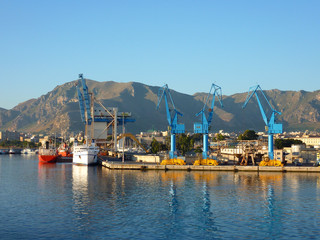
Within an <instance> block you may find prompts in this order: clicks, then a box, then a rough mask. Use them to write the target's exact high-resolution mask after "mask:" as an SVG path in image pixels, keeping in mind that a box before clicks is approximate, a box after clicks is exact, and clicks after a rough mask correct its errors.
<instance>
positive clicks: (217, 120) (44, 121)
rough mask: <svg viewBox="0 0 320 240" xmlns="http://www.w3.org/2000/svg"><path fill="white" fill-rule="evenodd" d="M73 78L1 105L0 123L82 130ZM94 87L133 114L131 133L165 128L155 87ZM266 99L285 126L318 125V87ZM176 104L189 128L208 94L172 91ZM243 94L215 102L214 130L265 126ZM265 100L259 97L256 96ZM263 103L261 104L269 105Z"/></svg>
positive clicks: (40, 129)
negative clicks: (11, 105)
mask: <svg viewBox="0 0 320 240" xmlns="http://www.w3.org/2000/svg"><path fill="white" fill-rule="evenodd" d="M75 84H76V81H73V82H68V83H65V84H63V85H61V86H57V87H56V88H55V89H53V90H52V91H51V92H49V93H47V94H45V95H42V96H41V97H39V98H38V99H30V100H28V101H26V102H23V103H21V104H19V105H17V106H16V107H14V108H13V109H11V110H6V109H2V108H0V128H1V129H8V130H11V131H12V130H18V131H23V132H47V133H50V132H60V133H64V132H78V131H80V130H83V129H84V126H83V124H82V122H81V119H80V113H79V103H78V99H77V92H76V87H75ZM87 85H88V87H89V90H90V91H92V92H93V93H94V95H95V97H96V98H97V99H99V100H100V101H101V102H102V103H103V104H104V105H105V106H107V107H118V108H119V111H128V112H131V113H132V116H133V117H134V118H135V119H136V122H135V123H130V124H128V126H127V130H128V131H131V132H133V133H137V132H140V131H147V130H149V129H160V130H165V129H167V122H166V112H165V105H164V102H163V103H162V104H161V107H160V110H159V111H157V110H156V104H157V93H158V89H159V87H154V86H148V85H144V84H141V83H136V82H130V83H117V82H111V81H110V82H96V81H92V80H87ZM265 93H266V95H267V96H268V98H269V99H270V103H271V105H272V106H273V107H275V108H276V109H277V110H278V111H281V112H282V115H280V116H278V120H279V122H282V123H283V124H284V130H285V131H288V130H305V129H309V130H320V123H319V122H320V121H319V120H320V115H319V112H320V90H317V91H314V92H305V91H299V92H294V91H279V90H269V91H265ZM171 94H172V97H173V99H174V101H175V105H176V107H177V109H178V110H179V111H180V112H182V113H183V114H184V115H183V117H180V122H181V123H185V125H186V130H187V131H192V130H193V123H194V122H195V121H200V119H197V118H196V117H195V114H196V113H197V112H199V111H200V110H201V108H202V107H203V104H204V102H205V98H206V95H207V93H196V94H194V95H192V96H191V95H187V94H182V93H179V92H175V91H173V90H171ZM246 96H247V93H240V94H234V95H231V96H224V97H223V105H224V106H223V108H221V106H220V105H219V103H218V101H216V104H215V105H216V108H215V112H214V117H213V121H212V128H211V129H212V130H213V131H215V130H219V129H224V130H225V131H236V132H238V131H243V130H245V129H254V130H256V131H261V130H263V129H264V122H263V120H262V117H261V113H260V110H259V108H258V105H257V101H256V99H255V97H253V99H252V100H250V102H249V104H248V105H247V107H246V108H245V109H242V105H243V102H244V101H245V98H246ZM260 99H261V101H262V102H263V98H262V97H261V98H260ZM265 104H266V103H265V102H263V105H264V106H265V109H269V108H268V107H267V105H265ZM269 114H270V112H269V111H267V116H269Z"/></svg>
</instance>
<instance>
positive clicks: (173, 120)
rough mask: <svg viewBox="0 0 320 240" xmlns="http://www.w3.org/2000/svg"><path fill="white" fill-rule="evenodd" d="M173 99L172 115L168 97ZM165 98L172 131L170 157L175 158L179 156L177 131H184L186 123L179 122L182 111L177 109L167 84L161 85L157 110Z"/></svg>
mask: <svg viewBox="0 0 320 240" xmlns="http://www.w3.org/2000/svg"><path fill="white" fill-rule="evenodd" d="M167 95H168V96H169V99H170V101H171V105H172V107H173V109H172V112H173V116H171V110H170V108H169V103H168V97H167ZM163 98H164V101H165V105H166V113H167V121H168V124H169V126H170V129H171V130H170V132H171V149H170V152H169V158H170V159H175V158H177V153H176V133H184V131H185V128H184V124H180V123H178V115H180V116H182V113H180V112H179V111H177V109H176V107H175V105H174V102H173V99H172V97H171V94H170V91H169V88H168V85H167V84H165V85H164V86H163V87H161V88H160V89H159V91H158V104H157V110H158V109H159V107H160V103H161V101H162V99H163Z"/></svg>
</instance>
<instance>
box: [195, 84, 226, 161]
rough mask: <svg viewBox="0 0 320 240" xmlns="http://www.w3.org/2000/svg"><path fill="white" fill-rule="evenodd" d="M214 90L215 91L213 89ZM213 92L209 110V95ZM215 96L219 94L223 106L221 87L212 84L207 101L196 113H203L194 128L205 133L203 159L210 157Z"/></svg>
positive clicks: (197, 131) (196, 131)
mask: <svg viewBox="0 0 320 240" xmlns="http://www.w3.org/2000/svg"><path fill="white" fill-rule="evenodd" d="M213 90H214V91H213ZM212 91H213V93H212V102H211V107H210V108H209V109H208V111H206V107H207V104H208V102H209V97H210V95H211V92H212ZM215 96H217V98H218V100H219V102H220V105H221V107H223V104H222V91H221V87H219V86H217V85H215V84H212V85H211V88H210V91H209V93H208V95H207V99H206V102H205V104H204V106H203V108H202V110H201V111H200V112H198V113H197V114H196V116H199V115H201V122H200V123H194V125H193V128H194V133H203V151H202V158H203V159H207V158H208V150H209V149H208V132H209V126H210V124H211V121H212V116H213V108H214V102H215ZM207 112H209V114H208V118H207V117H206V114H207Z"/></svg>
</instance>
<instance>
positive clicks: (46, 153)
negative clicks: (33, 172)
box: [38, 148, 58, 163]
mask: <svg viewBox="0 0 320 240" xmlns="http://www.w3.org/2000/svg"><path fill="white" fill-rule="evenodd" d="M38 157H39V161H41V162H44V163H52V162H56V161H57V157H58V154H57V151H56V150H55V149H53V148H50V149H46V148H40V149H39V155H38Z"/></svg>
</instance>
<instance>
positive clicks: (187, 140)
mask: <svg viewBox="0 0 320 240" xmlns="http://www.w3.org/2000/svg"><path fill="white" fill-rule="evenodd" d="M193 145H194V140H193V139H192V137H190V136H187V135H186V134H184V133H182V134H180V135H179V136H178V139H177V149H179V150H180V151H181V153H182V155H184V154H185V153H186V152H189V151H191V150H192V149H193Z"/></svg>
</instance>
